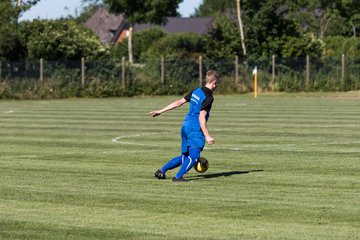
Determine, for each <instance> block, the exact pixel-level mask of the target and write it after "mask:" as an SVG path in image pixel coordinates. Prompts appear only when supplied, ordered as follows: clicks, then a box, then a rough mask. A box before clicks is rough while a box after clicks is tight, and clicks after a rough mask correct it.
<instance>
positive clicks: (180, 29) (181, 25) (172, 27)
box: [113, 17, 214, 44]
mask: <svg viewBox="0 0 360 240" xmlns="http://www.w3.org/2000/svg"><path fill="white" fill-rule="evenodd" d="M213 21H214V18H212V17H193V18H182V17H168V18H166V23H165V24H164V25H154V24H148V23H146V24H135V25H134V33H136V32H138V31H141V30H146V29H149V28H152V27H155V26H158V27H160V28H161V29H162V30H163V31H164V32H167V33H184V32H191V33H197V34H200V35H202V34H206V33H207V32H208V31H209V29H210V28H211V27H212V24H213ZM128 35H129V24H127V23H124V24H121V25H120V26H119V29H118V31H117V33H116V34H115V36H114V39H113V42H114V44H118V43H120V42H121V41H122V40H123V39H124V38H126V37H127V36H128Z"/></svg>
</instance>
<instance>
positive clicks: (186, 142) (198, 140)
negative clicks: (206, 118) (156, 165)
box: [181, 126, 205, 153]
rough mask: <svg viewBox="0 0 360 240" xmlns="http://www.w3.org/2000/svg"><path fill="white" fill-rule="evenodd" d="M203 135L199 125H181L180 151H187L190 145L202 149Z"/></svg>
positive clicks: (203, 143)
mask: <svg viewBox="0 0 360 240" xmlns="http://www.w3.org/2000/svg"><path fill="white" fill-rule="evenodd" d="M204 146H205V136H204V134H203V133H202V131H201V129H199V127H192V126H183V127H182V128H181V152H182V153H187V152H188V151H189V148H190V147H198V148H200V149H201V150H203V148H204Z"/></svg>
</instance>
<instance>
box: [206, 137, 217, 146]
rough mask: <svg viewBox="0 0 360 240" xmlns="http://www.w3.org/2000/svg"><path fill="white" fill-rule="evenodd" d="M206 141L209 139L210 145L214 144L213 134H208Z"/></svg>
mask: <svg viewBox="0 0 360 240" xmlns="http://www.w3.org/2000/svg"><path fill="white" fill-rule="evenodd" d="M206 141H207V143H208V144H209V145H212V144H214V143H215V139H214V138H213V137H211V136H208V137H207V138H206Z"/></svg>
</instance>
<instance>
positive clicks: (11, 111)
mask: <svg viewBox="0 0 360 240" xmlns="http://www.w3.org/2000/svg"><path fill="white" fill-rule="evenodd" d="M13 112H14V110H10V111H7V112H5V113H13Z"/></svg>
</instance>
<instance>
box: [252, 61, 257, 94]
mask: <svg viewBox="0 0 360 240" xmlns="http://www.w3.org/2000/svg"><path fill="white" fill-rule="evenodd" d="M252 75H253V78H254V97H255V98H257V94H258V83H257V66H255V68H254V70H253V72H252Z"/></svg>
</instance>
